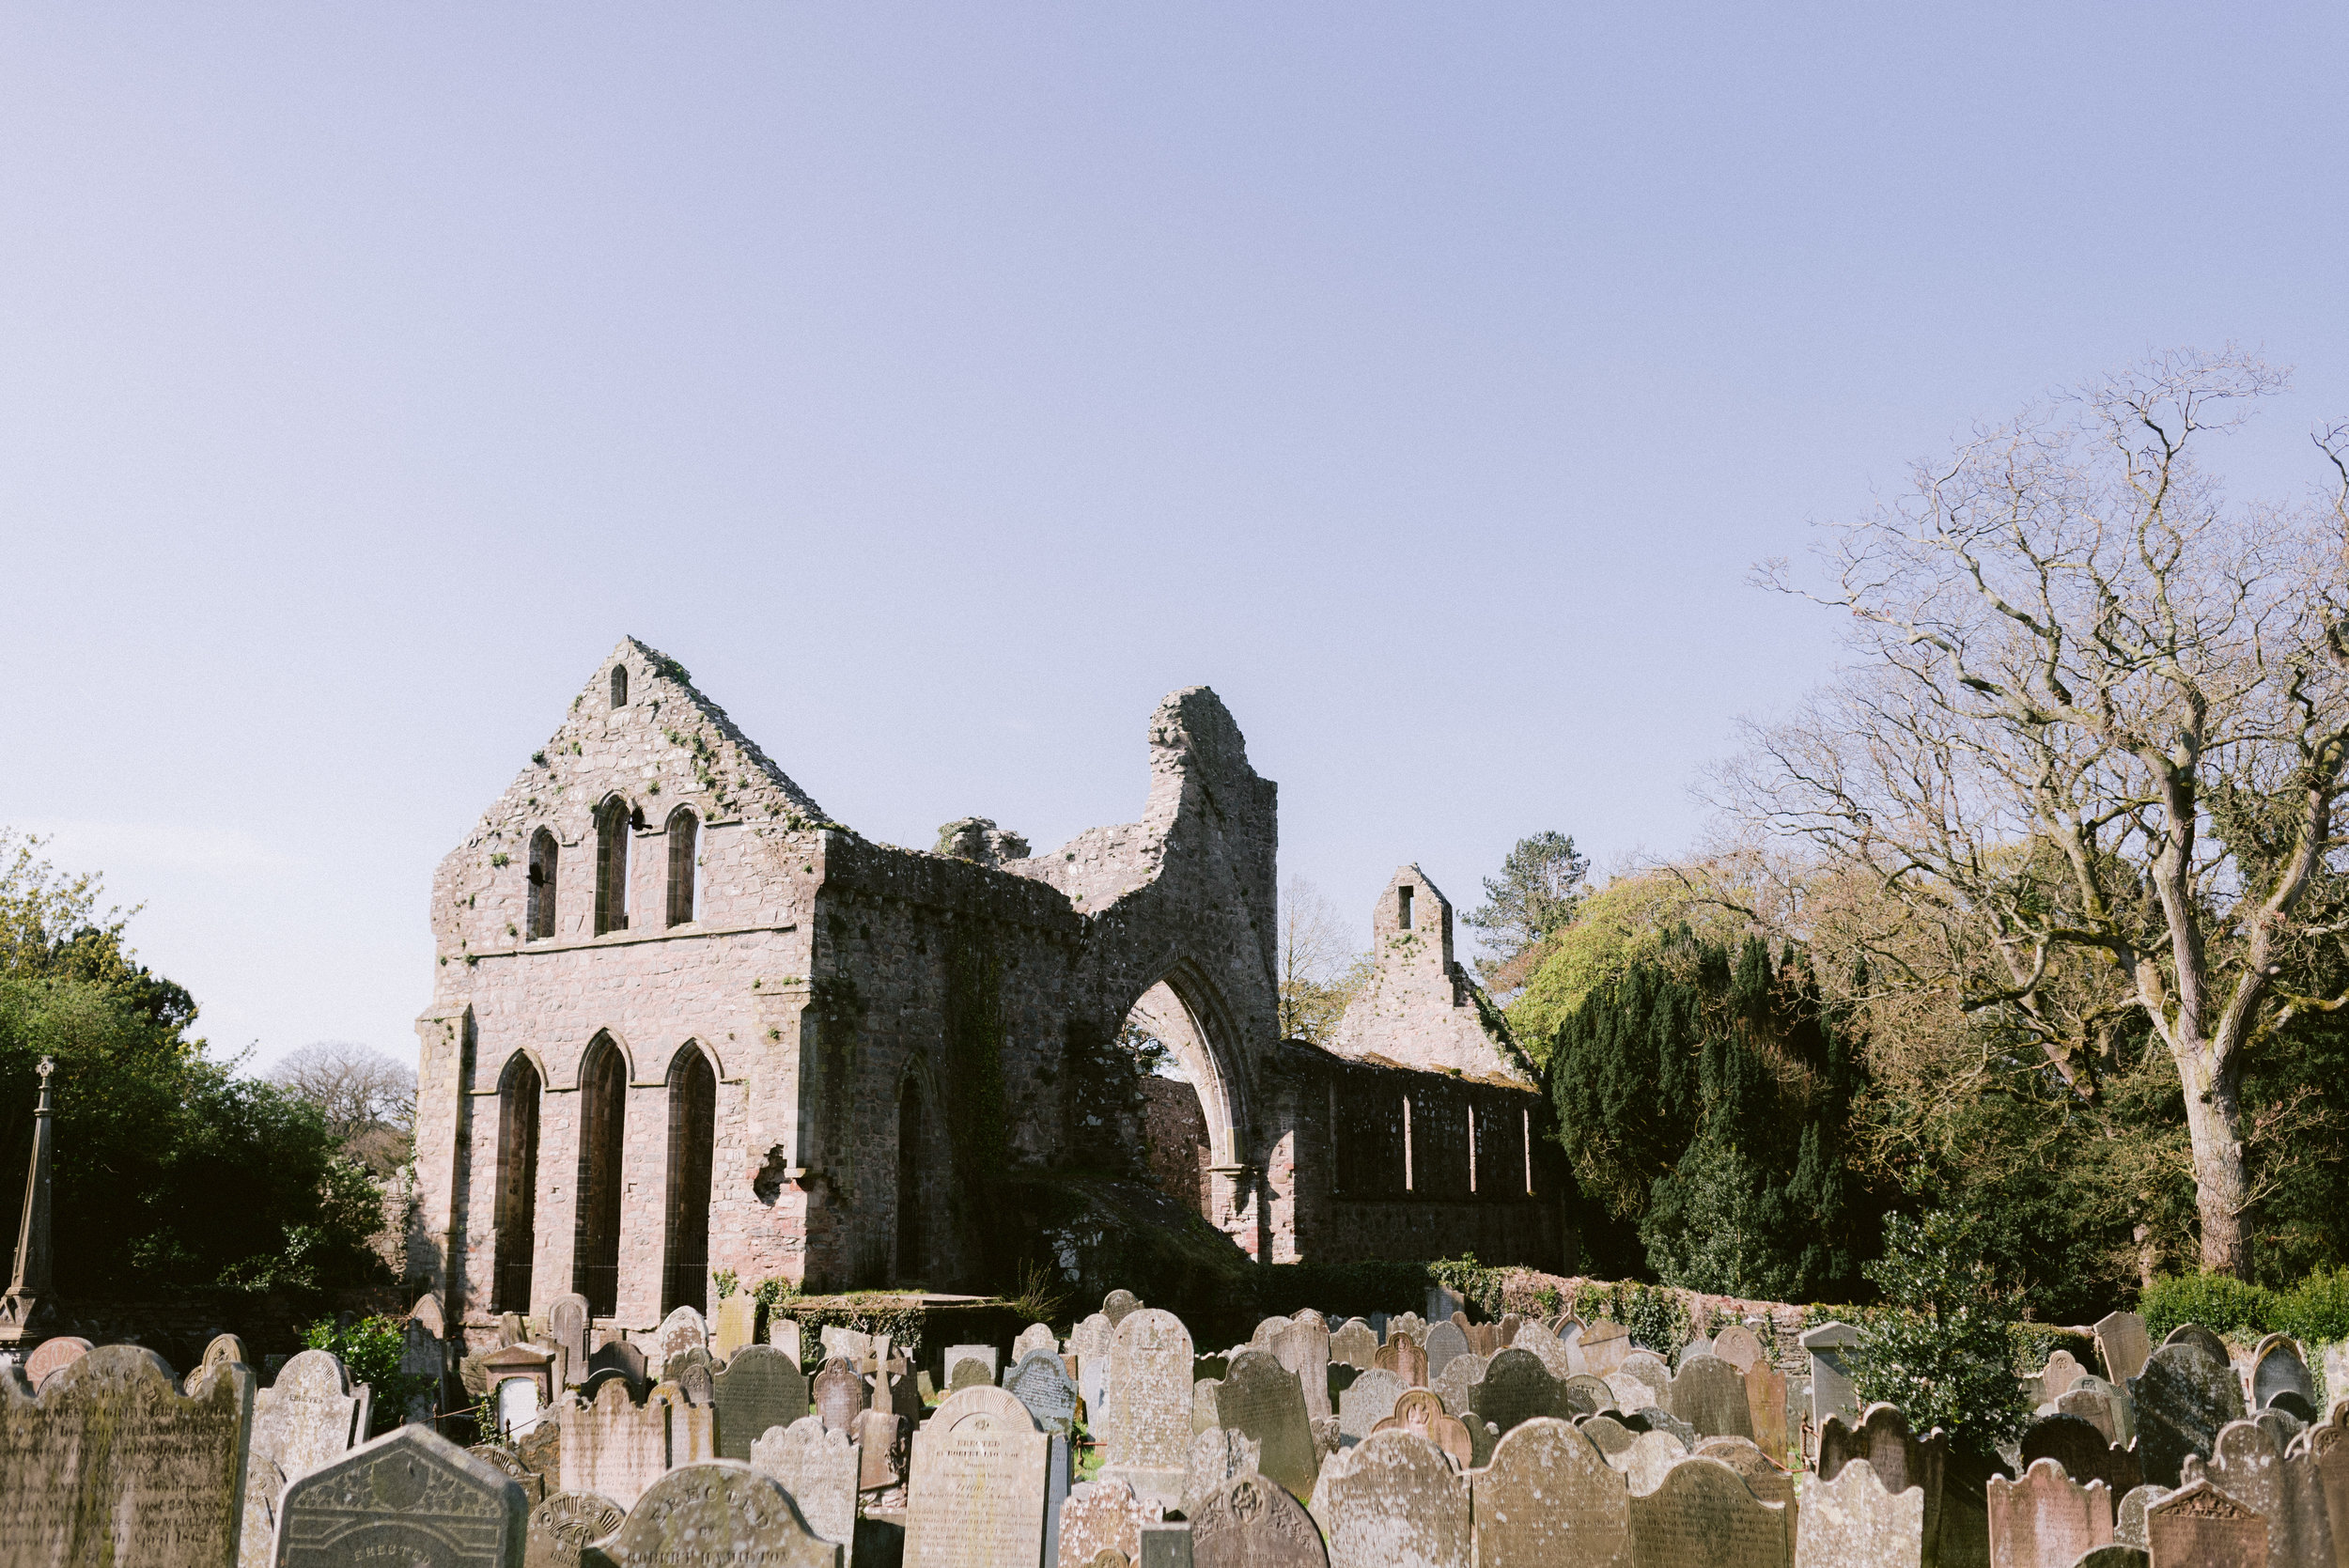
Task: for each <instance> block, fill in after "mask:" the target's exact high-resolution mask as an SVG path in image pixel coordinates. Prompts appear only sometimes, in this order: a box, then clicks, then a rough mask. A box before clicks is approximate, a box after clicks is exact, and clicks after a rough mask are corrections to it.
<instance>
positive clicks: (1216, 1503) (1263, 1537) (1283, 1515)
mask: <svg viewBox="0 0 2349 1568" xmlns="http://www.w3.org/2000/svg"><path fill="white" fill-rule="evenodd" d="M1185 1512H1186V1513H1187V1514H1189V1516H1190V1520H1191V1527H1190V1568H1328V1564H1329V1561H1330V1554H1329V1552H1328V1550H1327V1549H1326V1548H1325V1547H1323V1545H1322V1544H1321V1531H1320V1530H1319V1529H1315V1526H1314V1521H1313V1518H1312V1516H1311V1515H1310V1514H1307V1513H1306V1512H1305V1510H1304V1507H1303V1506H1302V1505H1301V1504H1299V1502H1298V1500H1297V1499H1296V1498H1292V1497H1290V1496H1289V1495H1288V1493H1287V1492H1285V1491H1283V1489H1282V1488H1281V1487H1279V1486H1276V1485H1273V1484H1272V1483H1270V1482H1268V1481H1267V1480H1266V1479H1265V1478H1264V1477H1263V1476H1260V1475H1252V1474H1241V1475H1235V1476H1233V1477H1232V1478H1231V1479H1230V1480H1229V1481H1226V1482H1224V1483H1223V1484H1222V1485H1221V1486H1219V1487H1217V1488H1216V1489H1215V1490H1214V1491H1213V1492H1210V1493H1208V1494H1207V1495H1206V1497H1205V1498H1202V1499H1201V1500H1200V1502H1199V1504H1198V1506H1197V1507H1196V1508H1195V1509H1187V1510H1186V1511H1185Z"/></svg>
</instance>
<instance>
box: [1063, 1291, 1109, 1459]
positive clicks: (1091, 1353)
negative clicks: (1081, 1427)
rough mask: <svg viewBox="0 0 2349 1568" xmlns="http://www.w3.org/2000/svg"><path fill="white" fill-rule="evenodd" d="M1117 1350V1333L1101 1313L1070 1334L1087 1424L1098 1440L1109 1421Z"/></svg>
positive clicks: (1069, 1332)
mask: <svg viewBox="0 0 2349 1568" xmlns="http://www.w3.org/2000/svg"><path fill="white" fill-rule="evenodd" d="M1116 1346H1117V1329H1116V1328H1115V1327H1114V1326H1112V1324H1111V1322H1110V1320H1109V1319H1108V1318H1107V1317H1105V1316H1103V1315H1102V1314H1101V1313H1099V1312H1096V1313H1094V1314H1093V1315H1092V1316H1091V1317H1088V1318H1086V1319H1084V1320H1083V1321H1082V1322H1081V1323H1079V1324H1078V1325H1077V1326H1076V1327H1073V1328H1071V1329H1070V1330H1069V1331H1068V1353H1069V1354H1070V1355H1072V1356H1074V1357H1076V1358H1077V1394H1078V1397H1080V1398H1081V1399H1082V1400H1083V1401H1084V1402H1085V1412H1086V1414H1085V1420H1086V1421H1087V1422H1088V1423H1089V1424H1090V1425H1091V1426H1092V1427H1093V1429H1094V1433H1095V1435H1096V1436H1098V1435H1099V1434H1100V1433H1101V1432H1102V1431H1103V1430H1104V1426H1103V1423H1104V1422H1105V1421H1107V1420H1108V1417H1109V1405H1108V1400H1107V1397H1106V1395H1107V1393H1108V1389H1109V1377H1110V1353H1111V1352H1112V1350H1114V1349H1115V1348H1116Z"/></svg>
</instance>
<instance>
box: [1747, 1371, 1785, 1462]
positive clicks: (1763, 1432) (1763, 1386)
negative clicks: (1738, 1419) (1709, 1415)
mask: <svg viewBox="0 0 2349 1568" xmlns="http://www.w3.org/2000/svg"><path fill="white" fill-rule="evenodd" d="M1786 1405H1787V1399H1786V1374H1784V1373H1782V1372H1781V1371H1779V1370H1778V1369H1777V1368H1776V1367H1774V1366H1772V1365H1770V1363H1769V1362H1767V1361H1757V1362H1755V1363H1754V1364H1753V1365H1752V1366H1751V1367H1750V1368H1748V1369H1747V1371H1746V1410H1747V1412H1748V1414H1749V1415H1750V1416H1751V1418H1752V1421H1753V1440H1754V1443H1755V1444H1756V1445H1757V1446H1758V1447H1760V1448H1761V1450H1762V1451H1763V1452H1765V1453H1767V1454H1770V1455H1771V1456H1773V1457H1774V1458H1779V1459H1782V1458H1784V1457H1785V1456H1786V1452H1787V1449H1788V1447H1789V1446H1790V1444H1791V1442H1792V1438H1791V1436H1790V1435H1789V1434H1788V1432H1787V1430H1786V1426H1787V1422H1786Z"/></svg>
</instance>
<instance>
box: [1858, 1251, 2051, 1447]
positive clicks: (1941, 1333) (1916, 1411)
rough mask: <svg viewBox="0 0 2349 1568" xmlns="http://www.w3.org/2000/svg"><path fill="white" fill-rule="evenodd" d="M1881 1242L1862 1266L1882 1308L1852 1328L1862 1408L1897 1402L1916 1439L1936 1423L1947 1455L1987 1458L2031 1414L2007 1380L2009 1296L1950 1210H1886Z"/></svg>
mask: <svg viewBox="0 0 2349 1568" xmlns="http://www.w3.org/2000/svg"><path fill="white" fill-rule="evenodd" d="M1884 1243H1885V1246H1884V1256H1882V1257H1881V1258H1879V1259H1877V1260H1876V1261H1875V1263H1873V1264H1870V1265H1868V1267H1867V1270H1866V1272H1867V1275H1868V1277H1869V1278H1870V1279H1871V1280H1873V1281H1875V1283H1876V1285H1877V1286H1878V1287H1879V1288H1881V1289H1882V1290H1883V1292H1884V1296H1885V1299H1886V1301H1887V1303H1888V1305H1886V1306H1884V1307H1881V1308H1878V1309H1875V1310H1874V1311H1872V1312H1869V1313H1868V1314H1867V1315H1866V1317H1865V1318H1864V1319H1863V1320H1862V1322H1861V1323H1860V1324H1859V1347H1858V1349H1857V1350H1856V1352H1855V1353H1854V1355H1853V1358H1852V1363H1853V1364H1852V1386H1853V1388H1854V1389H1856V1390H1857V1391H1858V1392H1859V1398H1860V1401H1861V1403H1862V1404H1863V1405H1865V1404H1874V1403H1875V1401H1877V1400H1887V1401H1890V1403H1891V1404H1893V1405H1898V1406H1899V1407H1900V1410H1901V1413H1902V1414H1903V1415H1905V1416H1906V1417H1907V1418H1908V1425H1909V1430H1910V1431H1912V1432H1915V1433H1916V1434H1918V1435H1919V1436H1922V1435H1923V1434H1924V1433H1926V1432H1927V1431H1929V1430H1930V1429H1932V1428H1933V1427H1940V1428H1941V1429H1942V1430H1943V1431H1945V1432H1947V1433H1948V1434H1949V1435H1950V1444H1951V1447H1952V1450H1954V1451H1955V1452H1960V1453H1964V1454H1966V1455H1968V1456H1969V1457H1971V1458H1974V1459H1976V1460H1980V1461H1990V1462H1995V1461H1996V1459H1997V1457H1998V1445H1999V1443H2001V1442H2010V1441H2013V1440H2014V1439H2015V1437H2016V1436H2020V1435H2021V1433H2022V1430H2023V1423H2024V1422H2025V1421H2027V1420H2028V1419H2029V1418H2030V1411H2029V1409H2027V1408H2026V1407H2025V1405H2024V1403H2023V1393H2022V1388H2021V1386H2020V1385H2019V1384H2017V1383H2016V1382H2015V1368H2014V1360H2015V1345H2014V1342H2013V1341H2012V1340H2011V1339H2010V1338H2009V1335H2008V1327H2009V1324H2010V1320H2011V1319H2012V1317H2013V1315H2014V1313H2013V1296H2012V1294H2011V1293H2008V1292H2004V1291H2001V1290H2000V1289H1999V1287H1998V1284H1997V1282H1996V1281H1995V1280H1994V1278H1993V1276H1992V1274H1991V1270H1990V1265H1988V1264H1987V1263H1986V1262H1984V1261H1983V1250H1982V1245H1981V1236H1980V1234H1978V1232H1977V1230H1976V1228H1975V1226H1974V1224H1973V1223H1972V1222H1971V1221H1968V1220H1967V1219H1963V1218H1961V1217H1959V1216H1957V1215H1953V1214H1950V1213H1947V1212H1937V1213H1934V1214H1929V1215H1927V1216H1926V1217H1925V1218H1924V1219H1922V1220H1921V1221H1920V1220H1915V1219H1908V1218H1906V1216H1898V1215H1896V1216H1893V1217H1891V1218H1890V1219H1887V1220H1886V1221H1885V1227H1884Z"/></svg>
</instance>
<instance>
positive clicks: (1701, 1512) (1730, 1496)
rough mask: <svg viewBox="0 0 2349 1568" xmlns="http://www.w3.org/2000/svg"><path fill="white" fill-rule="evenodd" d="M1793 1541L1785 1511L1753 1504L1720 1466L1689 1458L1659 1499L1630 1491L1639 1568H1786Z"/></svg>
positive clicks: (1662, 1485) (1663, 1483) (1671, 1474)
mask: <svg viewBox="0 0 2349 1568" xmlns="http://www.w3.org/2000/svg"><path fill="white" fill-rule="evenodd" d="M1642 1436H1643V1438H1645V1437H1656V1436H1661V1434H1659V1433H1646V1434H1643V1435H1642ZM1790 1541H1791V1537H1790V1536H1789V1534H1788V1531H1787V1529H1786V1511H1785V1508H1784V1506H1783V1505H1782V1504H1776V1503H1766V1502H1764V1501H1763V1500H1762V1499H1761V1498H1757V1497H1755V1496H1754V1495H1753V1494H1752V1492H1750V1491H1749V1490H1748V1489H1747V1487H1746V1483H1745V1482H1744V1481H1742V1480H1740V1479H1739V1478H1738V1475H1737V1472H1736V1471H1735V1470H1733V1469H1731V1468H1730V1467H1728V1466H1726V1465H1724V1464H1721V1463H1720V1462H1719V1460H1714V1459H1695V1458H1689V1459H1684V1460H1682V1461H1681V1462H1680V1463H1678V1464H1676V1465H1674V1466H1672V1468H1671V1469H1669V1470H1667V1471H1666V1472H1665V1473H1664V1475H1663V1478H1662V1479H1661V1480H1660V1481H1659V1482H1658V1483H1657V1486H1656V1489H1655V1490H1654V1491H1653V1492H1649V1493H1646V1494H1642V1493H1641V1491H1640V1489H1639V1487H1638V1485H1637V1484H1636V1483H1635V1484H1634V1485H1633V1487H1632V1489H1631V1560H1632V1563H1633V1568H1651V1565H1653V1568H1683V1565H1686V1564H1689V1563H1699V1562H1702V1563H1704V1564H1707V1565H1708V1568H1787V1563H1788V1561H1789V1560H1790V1556H1791V1554H1790V1551H1789V1545H1790Z"/></svg>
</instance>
